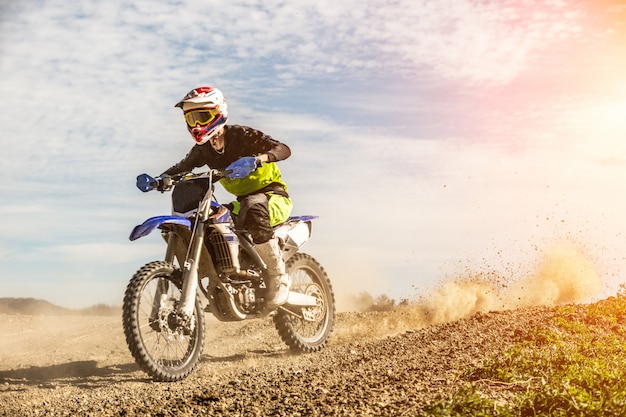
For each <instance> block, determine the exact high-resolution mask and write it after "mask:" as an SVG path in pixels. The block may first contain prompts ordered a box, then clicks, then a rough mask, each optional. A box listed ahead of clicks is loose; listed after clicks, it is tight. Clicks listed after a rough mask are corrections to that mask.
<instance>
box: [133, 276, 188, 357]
mask: <svg viewBox="0 0 626 417" xmlns="http://www.w3.org/2000/svg"><path fill="white" fill-rule="evenodd" d="M180 297H181V292H180V290H179V289H178V287H177V286H176V285H175V284H174V283H173V282H172V281H171V279H170V278H169V277H155V278H154V279H152V280H149V281H147V282H146V285H145V286H144V288H143V290H142V291H141V297H140V298H139V303H138V308H137V322H138V324H139V332H140V334H141V340H142V343H143V346H144V348H145V351H146V353H147V354H148V355H149V356H150V357H151V358H152V360H153V361H154V362H155V363H156V364H158V365H160V366H162V367H163V368H173V369H178V368H181V367H184V366H185V365H186V364H187V362H188V361H189V360H190V358H191V354H192V352H193V350H194V346H195V337H196V328H195V323H193V322H192V326H191V329H192V331H191V332H189V331H185V330H184V328H183V327H182V326H179V325H178V323H177V317H176V308H177V306H178V300H180ZM193 320H194V319H193V317H192V321H193ZM186 333H189V334H186Z"/></svg>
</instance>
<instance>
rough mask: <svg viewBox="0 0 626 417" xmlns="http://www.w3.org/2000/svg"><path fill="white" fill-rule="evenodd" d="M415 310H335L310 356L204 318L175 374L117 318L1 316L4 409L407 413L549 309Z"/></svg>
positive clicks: (268, 330)
mask: <svg viewBox="0 0 626 417" xmlns="http://www.w3.org/2000/svg"><path fill="white" fill-rule="evenodd" d="M416 308H417V306H411V305H408V306H401V307H399V308H397V309H395V310H393V311H387V312H373V313H342V314H340V315H339V316H338V320H337V326H336V333H335V335H334V338H333V341H332V343H331V344H330V346H329V347H328V348H327V349H325V350H324V351H322V352H319V353H316V354H310V355H292V354H290V353H289V352H288V351H287V349H286V347H285V346H284V345H283V344H282V343H281V341H280V339H279V338H278V336H277V334H276V331H275V330H274V328H273V326H272V324H271V320H269V319H265V320H257V321H251V322H242V323H228V324H224V323H220V322H217V321H214V320H211V319H210V320H209V322H208V325H207V327H208V329H207V330H208V336H207V344H206V348H205V354H204V355H203V357H202V361H201V364H200V366H199V367H198V369H197V370H196V371H195V372H194V373H193V374H192V375H191V376H190V377H189V378H188V379H186V380H184V381H182V382H180V383H153V382H151V381H150V380H148V379H147V378H146V375H145V374H144V373H143V372H141V371H140V370H139V369H138V368H137V367H136V365H135V364H134V363H133V362H132V358H131V356H130V354H129V353H128V350H127V348H126V346H125V342H124V339H123V332H122V328H121V323H120V320H119V319H118V318H112V317H72V318H71V319H70V320H68V318H66V317H62V316H19V315H1V316H0V331H1V334H3V335H5V337H4V338H3V339H2V342H1V344H0V415H3V416H4V415H6V416H15V415H20V416H35V415H53V414H54V415H73V416H80V415H99V416H100V415H102V416H117V415H126V416H139V415H142V416H144V415H153V416H154V415H160V416H169V415H171V416H196V415H200V414H202V413H205V414H207V415H251V416H254V415H258V416H264V415H298V414H302V415H397V414H398V413H400V412H403V413H408V414H414V411H415V410H418V409H419V407H420V405H421V404H423V403H424V402H425V401H428V400H429V399H432V398H435V397H437V396H439V395H442V394H444V393H445V392H446V391H448V390H450V389H451V387H452V386H453V385H454V384H455V379H456V376H457V373H458V369H459V367H461V366H464V365H471V364H478V363H480V361H482V360H483V359H484V358H485V357H487V356H488V355H490V354H492V353H493V352H496V351H498V350H501V349H505V348H506V346H507V344H509V343H512V342H513V341H514V340H516V337H518V336H519V335H520V334H522V333H524V332H525V331H526V329H528V328H531V327H532V326H537V325H539V324H540V323H541V322H542V321H543V320H547V319H548V317H549V316H550V310H549V309H546V308H526V309H523V310H515V311H506V312H498V313H496V312H492V313H479V314H476V315H474V316H472V317H471V318H468V319H462V320H459V321H455V322H452V323H446V324H440V325H431V326H428V327H426V328H421V327H422V325H421V324H420V323H417V324H416V323H415V320H416V319H417V320H418V321H419V320H421V319H422V318H423V316H422V314H423V311H422V310H421V309H416ZM6 336H8V337H6Z"/></svg>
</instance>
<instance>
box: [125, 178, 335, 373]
mask: <svg viewBox="0 0 626 417" xmlns="http://www.w3.org/2000/svg"><path fill="white" fill-rule="evenodd" d="M223 176H224V172H222V171H218V170H214V169H209V170H208V171H207V172H203V173H187V174H183V175H179V176H177V177H173V178H170V179H169V180H168V181H166V182H167V184H164V182H163V179H161V178H156V179H155V178H153V177H150V176H149V175H147V174H142V175H140V176H138V177H137V187H138V188H139V189H140V190H142V191H144V192H147V191H152V190H155V189H158V190H160V191H162V192H163V191H169V190H173V191H172V200H173V214H172V215H168V216H157V217H152V218H149V219H147V220H146V221H145V222H143V223H142V224H140V225H138V226H136V227H135V228H134V229H133V231H132V233H131V234H130V240H131V241H133V240H136V239H139V238H141V237H143V236H146V235H148V234H150V233H151V232H152V231H154V230H155V229H160V231H161V235H162V237H163V238H164V240H165V241H166V243H167V249H166V251H165V259H164V260H162V261H153V262H150V263H148V264H146V265H144V266H143V267H141V268H140V269H139V270H138V271H137V272H136V273H135V274H134V276H133V277H132V278H131V280H130V282H129V284H128V286H127V288H126V292H125V295H124V305H123V326H124V334H125V336H126V343H127V344H128V347H129V349H130V352H131V354H132V356H133V357H134V359H135V361H136V362H137V364H138V365H139V366H140V367H141V369H142V370H143V371H145V372H146V373H147V374H148V375H150V376H151V377H152V379H153V380H155V381H178V380H181V379H183V378H185V377H186V376H188V375H189V374H190V373H191V372H192V371H193V370H194V369H195V367H196V366H197V364H198V362H199V360H200V357H201V355H202V350H203V347H204V336H205V321H204V312H209V313H212V314H213V315H214V316H215V317H216V318H217V319H219V320H220V321H241V320H248V319H257V318H262V317H267V316H270V315H271V316H272V319H273V322H274V325H275V327H276V330H277V331H278V334H279V336H280V338H281V339H282V340H283V341H284V342H285V343H286V344H287V346H288V347H289V348H290V349H291V350H292V351H296V352H306V353H308V352H316V351H319V350H320V349H322V348H323V347H324V346H325V345H326V344H327V342H328V340H329V338H330V335H331V333H332V331H333V327H334V322H335V300H334V294H333V289H332V286H331V283H330V280H329V278H328V276H327V274H326V272H325V270H324V268H323V267H322V266H321V265H320V264H319V263H318V262H317V261H316V260H315V259H314V258H313V257H311V256H310V255H307V254H305V253H302V252H300V251H299V250H300V247H301V246H302V245H303V244H304V243H305V242H306V241H308V240H309V239H310V237H311V230H312V220H313V219H315V218H317V216H297V217H290V218H289V219H288V220H287V221H285V222H284V223H282V224H280V225H278V226H276V227H275V228H274V233H275V236H277V237H278V239H279V241H280V243H281V247H282V253H283V259H284V261H285V262H286V270H287V273H288V275H289V277H290V280H291V288H290V292H289V297H288V300H287V302H286V303H285V304H284V305H282V306H280V307H278V308H277V309H275V310H274V311H267V309H266V308H265V297H266V293H267V288H266V284H265V281H266V279H267V276H266V266H265V264H264V263H263V260H262V259H261V257H260V256H259V255H258V253H257V251H256V249H255V246H254V243H253V241H252V239H251V237H250V235H249V234H248V233H247V232H246V231H245V230H237V229H236V228H235V223H234V216H235V215H234V214H233V213H232V212H231V210H230V209H229V207H228V205H221V204H219V203H218V202H217V199H216V197H215V195H214V189H215V182H216V181H217V180H219V178H222V177H223ZM198 184H200V185H198ZM202 184H204V185H202ZM190 190H191V191H190ZM198 190H200V191H198ZM189 195H191V198H190V197H189ZM175 196H177V198H174V197H175ZM181 196H183V198H181ZM198 197H199V198H198ZM185 200H191V201H193V205H192V206H191V207H192V208H191V210H190V211H184V210H187V209H189V208H190V206H189V204H188V201H187V202H186V201H185ZM198 200H199V201H200V202H199V204H198ZM180 201H183V203H179V202H180ZM176 204H178V205H179V206H181V204H182V206H185V205H186V207H176ZM201 295H203V296H204V297H203V298H202V297H201Z"/></svg>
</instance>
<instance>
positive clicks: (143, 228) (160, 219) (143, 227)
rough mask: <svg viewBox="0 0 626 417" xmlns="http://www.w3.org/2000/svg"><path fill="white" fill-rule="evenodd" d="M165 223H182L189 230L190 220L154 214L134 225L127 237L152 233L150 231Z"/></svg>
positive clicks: (131, 238)
mask: <svg viewBox="0 0 626 417" xmlns="http://www.w3.org/2000/svg"><path fill="white" fill-rule="evenodd" d="M165 223H174V224H182V225H183V226H187V227H188V228H189V230H191V220H189V219H188V218H186V217H180V216H156V217H151V218H149V219H148V220H146V221H145V222H143V223H142V224H140V225H137V226H135V228H134V229H133V231H132V232H131V233H130V236H129V239H130V240H131V241H132V240H137V239H139V238H140V237H144V236H147V235H149V234H150V233H152V231H153V230H154V229H156V228H158V227H160V226H161V225H163V224H165Z"/></svg>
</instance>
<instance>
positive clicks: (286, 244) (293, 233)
mask: <svg viewBox="0 0 626 417" xmlns="http://www.w3.org/2000/svg"><path fill="white" fill-rule="evenodd" d="M316 218H317V216H297V217H290V218H289V219H288V220H287V221H286V222H285V223H283V224H281V225H279V226H277V227H275V228H274V233H275V235H276V237H278V238H279V239H280V240H281V241H282V242H283V259H284V260H285V261H287V260H288V259H289V258H291V257H292V256H293V254H295V253H296V252H298V249H300V247H301V246H302V245H304V244H305V243H306V242H307V241H308V240H309V239H310V238H311V231H312V227H313V225H312V220H313V219H316Z"/></svg>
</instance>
